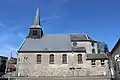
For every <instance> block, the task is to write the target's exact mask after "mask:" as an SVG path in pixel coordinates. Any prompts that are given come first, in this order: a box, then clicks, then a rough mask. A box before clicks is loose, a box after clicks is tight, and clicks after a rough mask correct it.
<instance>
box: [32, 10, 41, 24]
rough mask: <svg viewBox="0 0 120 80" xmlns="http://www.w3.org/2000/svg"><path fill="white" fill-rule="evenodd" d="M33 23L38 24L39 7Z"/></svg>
mask: <svg viewBox="0 0 120 80" xmlns="http://www.w3.org/2000/svg"><path fill="white" fill-rule="evenodd" d="M33 25H36V26H38V25H39V26H40V16H39V8H37V12H36V16H35V20H34V23H33Z"/></svg>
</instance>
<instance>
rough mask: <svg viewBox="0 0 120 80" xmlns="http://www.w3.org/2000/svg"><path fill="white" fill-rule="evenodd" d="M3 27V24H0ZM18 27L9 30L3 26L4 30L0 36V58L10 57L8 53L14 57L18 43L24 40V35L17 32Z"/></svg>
mask: <svg viewBox="0 0 120 80" xmlns="http://www.w3.org/2000/svg"><path fill="white" fill-rule="evenodd" d="M1 25H2V26H3V24H1ZM19 29H20V27H19V26H17V25H15V26H13V27H11V28H8V27H6V26H5V25H4V30H3V31H2V33H1V34H0V45H1V48H0V55H1V56H8V57H9V56H10V53H11V52H12V53H13V56H15V57H16V51H17V49H18V47H19V45H18V43H20V41H22V40H23V39H24V34H22V32H19Z"/></svg>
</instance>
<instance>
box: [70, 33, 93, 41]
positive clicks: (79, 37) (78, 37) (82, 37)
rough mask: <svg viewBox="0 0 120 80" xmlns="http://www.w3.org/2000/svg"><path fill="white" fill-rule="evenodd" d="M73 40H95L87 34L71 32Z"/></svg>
mask: <svg viewBox="0 0 120 80" xmlns="http://www.w3.org/2000/svg"><path fill="white" fill-rule="evenodd" d="M70 38H71V41H87V40H89V41H94V40H93V39H92V38H90V37H89V36H88V35H87V34H70Z"/></svg>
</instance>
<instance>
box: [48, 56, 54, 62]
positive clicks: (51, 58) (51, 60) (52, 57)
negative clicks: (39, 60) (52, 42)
mask: <svg viewBox="0 0 120 80" xmlns="http://www.w3.org/2000/svg"><path fill="white" fill-rule="evenodd" d="M49 59H50V60H49V61H50V64H54V55H53V54H50V58H49Z"/></svg>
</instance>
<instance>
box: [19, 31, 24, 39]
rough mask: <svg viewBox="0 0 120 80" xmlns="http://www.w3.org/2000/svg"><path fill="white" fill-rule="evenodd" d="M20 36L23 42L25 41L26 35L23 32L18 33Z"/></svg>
mask: <svg viewBox="0 0 120 80" xmlns="http://www.w3.org/2000/svg"><path fill="white" fill-rule="evenodd" d="M18 36H19V37H20V38H21V39H22V40H24V38H25V35H24V34H23V33H21V32H19V33H18Z"/></svg>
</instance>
